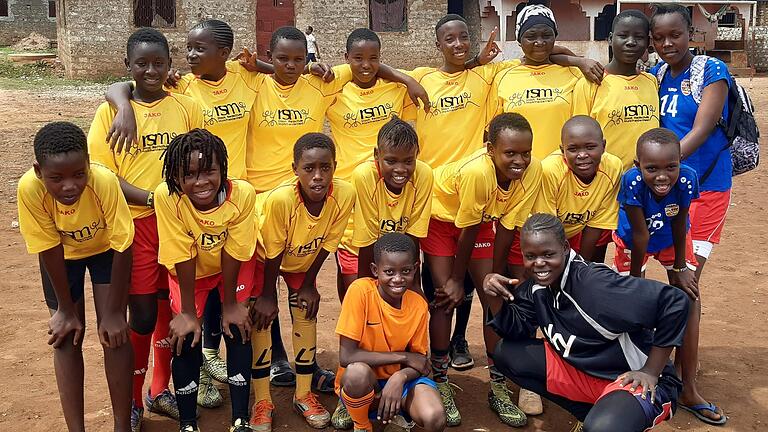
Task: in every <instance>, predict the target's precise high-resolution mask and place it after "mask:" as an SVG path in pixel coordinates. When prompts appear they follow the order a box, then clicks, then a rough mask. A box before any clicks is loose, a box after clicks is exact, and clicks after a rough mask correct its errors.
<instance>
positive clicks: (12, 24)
mask: <svg viewBox="0 0 768 432" xmlns="http://www.w3.org/2000/svg"><path fill="white" fill-rule="evenodd" d="M32 32H36V33H40V34H41V35H43V36H45V37H47V38H48V39H51V40H55V39H56V18H48V0H8V16H7V17H0V45H13V44H14V43H16V42H18V41H19V40H21V39H23V38H25V37H27V36H29V34H30V33H32Z"/></svg>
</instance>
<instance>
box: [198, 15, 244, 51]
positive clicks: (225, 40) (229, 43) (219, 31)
mask: <svg viewBox="0 0 768 432" xmlns="http://www.w3.org/2000/svg"><path fill="white" fill-rule="evenodd" d="M198 29H205V30H208V31H210V32H211V34H212V35H213V40H214V42H216V46H217V47H219V48H229V49H230V50H232V47H233V46H234V44H235V33H234V32H233V31H232V27H230V26H229V24H227V23H225V22H224V21H221V20H216V19H209V20H205V21H201V22H199V23H197V25H195V26H194V27H192V30H198Z"/></svg>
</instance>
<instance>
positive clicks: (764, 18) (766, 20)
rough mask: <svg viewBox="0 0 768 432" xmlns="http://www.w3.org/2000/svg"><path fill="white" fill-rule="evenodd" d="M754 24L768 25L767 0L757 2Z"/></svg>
mask: <svg viewBox="0 0 768 432" xmlns="http://www.w3.org/2000/svg"><path fill="white" fill-rule="evenodd" d="M755 24H757V25H759V26H768V1H765V0H761V1H758V2H757V15H756V16H755Z"/></svg>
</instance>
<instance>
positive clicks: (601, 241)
mask: <svg viewBox="0 0 768 432" xmlns="http://www.w3.org/2000/svg"><path fill="white" fill-rule="evenodd" d="M583 232H584V231H579V233H578V234H575V235H573V236H572V237H570V238H569V239H568V243H569V244H570V245H571V249H573V250H575V251H576V253H581V234H582V233H583ZM610 242H611V230H608V229H604V230H603V233H602V234H600V238H598V239H597V243H596V244H595V246H597V247H602V246H608V243H610Z"/></svg>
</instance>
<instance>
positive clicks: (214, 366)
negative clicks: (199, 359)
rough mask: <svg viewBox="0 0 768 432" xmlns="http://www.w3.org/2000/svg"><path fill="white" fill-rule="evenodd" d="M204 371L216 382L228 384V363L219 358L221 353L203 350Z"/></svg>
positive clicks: (208, 349)
mask: <svg viewBox="0 0 768 432" xmlns="http://www.w3.org/2000/svg"><path fill="white" fill-rule="evenodd" d="M203 354H204V355H203V370H205V371H206V372H207V373H208V375H210V376H211V378H213V379H215V380H216V381H218V382H220V383H222V384H226V383H227V362H225V361H224V359H222V358H221V357H220V356H219V351H218V350H215V349H210V348H206V349H204V350H203Z"/></svg>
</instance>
